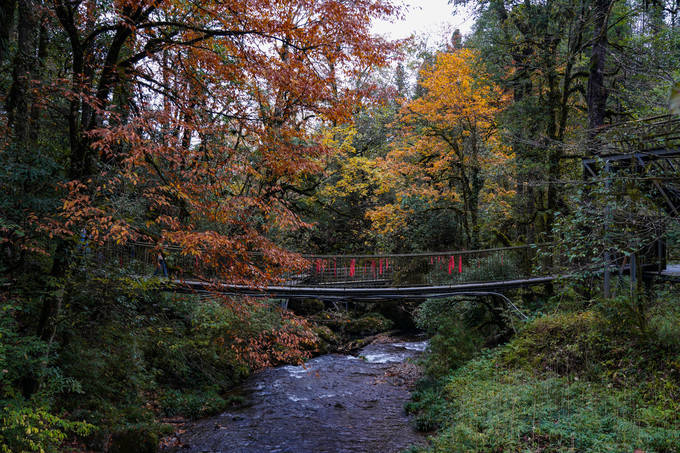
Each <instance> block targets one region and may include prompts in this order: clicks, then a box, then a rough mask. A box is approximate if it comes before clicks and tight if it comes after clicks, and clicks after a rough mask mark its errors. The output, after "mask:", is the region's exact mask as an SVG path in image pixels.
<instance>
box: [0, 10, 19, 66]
mask: <svg viewBox="0 0 680 453" xmlns="http://www.w3.org/2000/svg"><path fill="white" fill-rule="evenodd" d="M16 4H17V2H16V0H0V65H2V64H4V62H5V58H7V53H8V52H9V35H10V32H11V31H12V25H13V24H14V9H15V8H16Z"/></svg>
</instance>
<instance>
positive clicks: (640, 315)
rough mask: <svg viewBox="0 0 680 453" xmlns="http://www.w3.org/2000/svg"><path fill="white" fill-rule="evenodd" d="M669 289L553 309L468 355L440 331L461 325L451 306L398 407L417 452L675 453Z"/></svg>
mask: <svg viewBox="0 0 680 453" xmlns="http://www.w3.org/2000/svg"><path fill="white" fill-rule="evenodd" d="M677 289H678V288H677V286H669V287H667V288H665V289H659V290H658V291H657V293H656V294H655V295H654V298H653V299H650V300H630V299H629V298H627V297H625V296H623V297H618V298H616V299H613V300H606V301H597V300H595V301H588V302H585V301H583V300H581V299H578V298H575V299H573V300H568V299H566V298H562V299H560V302H561V305H558V306H555V307H550V306H549V305H547V304H546V305H545V307H544V309H546V311H547V310H549V313H544V314H538V315H535V316H534V317H533V319H531V320H530V321H529V322H527V323H526V324H523V325H522V326H518V330H519V331H518V332H517V333H516V334H515V335H514V336H513V337H512V338H511V339H510V341H508V342H507V343H505V344H503V345H500V346H497V347H495V348H489V349H483V348H482V349H477V350H476V351H474V352H470V351H471V348H470V345H471V344H472V345H475V344H480V343H479V341H478V339H476V338H474V337H473V338H469V337H470V336H471V335H474V334H475V333H474V331H473V330H471V329H469V327H468V328H466V329H460V330H457V334H454V331H453V327H450V326H451V325H454V324H455V323H454V321H456V318H458V319H464V315H465V314H466V312H465V311H464V310H463V308H461V306H460V305H459V306H456V307H458V309H451V310H448V311H446V312H445V313H443V312H442V313H439V314H437V315H436V316H433V317H432V319H431V320H430V321H435V322H432V325H436V326H439V327H437V329H439V331H438V332H435V331H433V332H432V333H434V335H433V337H432V343H431V344H432V347H431V351H430V353H429V354H428V357H427V358H426V361H425V367H426V369H428V370H430V375H429V376H428V378H427V379H425V380H423V381H421V382H420V383H419V384H418V389H417V391H415V392H414V394H413V397H412V401H411V402H410V403H409V404H408V405H407V410H408V411H409V413H411V414H413V415H414V417H415V424H416V426H417V427H418V428H419V429H420V430H421V431H423V432H430V433H432V434H433V436H432V437H431V444H430V445H429V446H427V447H420V448H418V449H416V451H418V452H420V453H425V452H427V453H435V452H441V453H444V452H446V453H449V452H480V453H482V452H489V451H532V452H539V451H550V452H563V451H564V452H566V451H570V452H572V451H576V452H585V451H587V452H610V451H621V452H622V451H628V452H633V451H635V452H648V453H649V452H659V453H662V452H663V453H677V452H679V451H680V310H679V309H678V303H677V302H678V292H677ZM425 308H427V307H425ZM431 313H432V311H431ZM446 325H448V326H449V327H448V328H447V330H441V329H442V327H441V326H446ZM457 325H458V326H460V324H457ZM466 336H467V337H468V338H467V339H466ZM451 357H454V358H460V357H466V358H465V359H464V360H459V359H457V360H452V359H451Z"/></svg>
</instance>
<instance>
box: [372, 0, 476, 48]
mask: <svg viewBox="0 0 680 453" xmlns="http://www.w3.org/2000/svg"><path fill="white" fill-rule="evenodd" d="M402 1H403V3H404V4H405V5H406V6H407V8H408V9H407V11H406V14H405V18H404V20H403V21H399V22H394V23H389V22H385V21H379V22H376V23H375V24H374V27H373V29H374V31H375V32H376V33H378V34H381V35H386V36H387V37H390V38H392V39H400V38H406V37H408V36H410V35H411V34H413V33H419V34H422V33H429V34H432V35H433V36H437V35H440V34H441V33H442V32H444V30H451V31H452V30H455V29H456V28H458V29H460V31H461V33H463V34H466V33H468V32H469V31H470V27H471V26H472V18H471V16H470V15H469V13H466V12H465V10H464V9H463V8H458V12H457V14H454V13H455V12H456V10H457V9H456V8H455V7H454V6H453V5H449V3H448V0H402Z"/></svg>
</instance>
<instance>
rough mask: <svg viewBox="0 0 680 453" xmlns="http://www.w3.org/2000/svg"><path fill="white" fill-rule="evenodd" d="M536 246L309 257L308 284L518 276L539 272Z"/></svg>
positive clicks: (396, 284) (452, 281)
mask: <svg viewBox="0 0 680 453" xmlns="http://www.w3.org/2000/svg"><path fill="white" fill-rule="evenodd" d="M536 256H537V249H536V248H535V247H532V246H518V247H504V248H493V249H483V250H458V251H446V252H436V253H409V254H385V255H305V256H304V258H306V259H307V260H308V261H309V263H310V266H309V268H308V271H307V275H306V276H305V278H304V279H303V282H304V284H305V285H319V286H334V287H368V286H370V287H376V286H384V287H403V286H417V285H455V284H461V283H472V282H484V281H499V280H516V279H522V278H528V277H531V276H532V275H534V274H535V273H534V269H535V266H534V265H535V262H536Z"/></svg>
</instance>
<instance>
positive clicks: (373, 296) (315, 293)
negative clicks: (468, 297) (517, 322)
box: [171, 275, 560, 300]
mask: <svg viewBox="0 0 680 453" xmlns="http://www.w3.org/2000/svg"><path fill="white" fill-rule="evenodd" d="M559 277H560V276H556V275H553V276H549V277H535V278H526V279H519V280H505V281H497V282H479V283H463V284H458V285H447V286H410V287H398V288H385V287H382V288H380V287H379V288H333V287H299V286H267V287H264V288H252V287H249V286H245V285H229V284H224V283H212V282H203V281H196V280H173V281H172V282H171V284H172V286H173V287H174V289H175V290H178V291H187V292H193V291H196V292H201V291H213V292H218V293H221V294H229V295H247V296H252V297H272V298H291V297H300V298H303V297H312V298H317V299H327V300H334V299H343V300H386V299H422V298H437V297H449V296H454V295H456V294H463V293H473V292H489V291H497V290H503V289H512V288H522V287H528V286H534V285H541V284H545V283H550V282H552V281H553V280H555V279H557V278H559Z"/></svg>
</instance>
